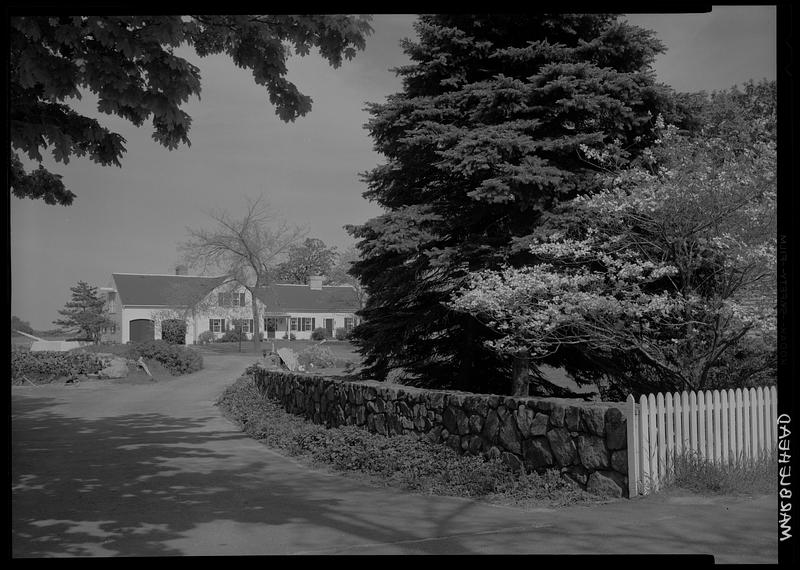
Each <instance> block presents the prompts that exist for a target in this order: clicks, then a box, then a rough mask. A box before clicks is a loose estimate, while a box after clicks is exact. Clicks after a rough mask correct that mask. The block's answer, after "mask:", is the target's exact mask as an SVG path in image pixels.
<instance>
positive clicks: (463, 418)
mask: <svg viewBox="0 0 800 570" xmlns="http://www.w3.org/2000/svg"><path fill="white" fill-rule="evenodd" d="M442 423H443V424H444V427H446V428H447V429H448V431H449V432H450V433H458V434H462V435H466V434H468V433H469V418H467V415H466V414H465V413H464V411H463V410H462V409H461V408H456V407H453V406H448V407H447V408H445V410H444V412H442Z"/></svg>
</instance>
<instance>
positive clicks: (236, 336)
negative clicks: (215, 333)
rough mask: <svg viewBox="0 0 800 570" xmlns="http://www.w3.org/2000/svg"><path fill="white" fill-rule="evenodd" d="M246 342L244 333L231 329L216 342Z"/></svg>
mask: <svg viewBox="0 0 800 570" xmlns="http://www.w3.org/2000/svg"><path fill="white" fill-rule="evenodd" d="M246 340H247V335H246V333H243V332H240V331H238V330H236V329H231V330H229V331H226V332H225V334H224V335H222V336H221V337H220V339H219V340H218V341H217V342H239V341H246Z"/></svg>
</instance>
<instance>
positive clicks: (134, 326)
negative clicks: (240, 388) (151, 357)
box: [130, 319, 155, 342]
mask: <svg viewBox="0 0 800 570" xmlns="http://www.w3.org/2000/svg"><path fill="white" fill-rule="evenodd" d="M154 338H155V326H154V323H153V321H151V320H150V319H136V320H135V321H131V336H130V339H131V342H144V341H146V340H153V339H154Z"/></svg>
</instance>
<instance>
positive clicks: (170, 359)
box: [73, 340, 203, 376]
mask: <svg viewBox="0 0 800 570" xmlns="http://www.w3.org/2000/svg"><path fill="white" fill-rule="evenodd" d="M81 351H85V352H107V353H110V354H115V355H117V356H121V357H123V358H130V359H132V360H138V359H139V357H142V358H144V360H145V361H150V362H153V361H155V362H158V363H159V365H161V366H163V367H164V368H165V369H166V370H168V371H169V373H170V374H171V375H172V376H181V375H183V374H191V373H192V372H197V371H198V370H201V369H202V368H203V356H202V355H201V354H200V353H199V352H197V351H196V350H193V349H191V348H189V347H186V346H181V345H176V344H170V343H168V342H167V341H164V340H150V341H146V342H141V343H133V344H108V345H93V346H86V347H83V348H80V349H76V350H75V351H73V352H81Z"/></svg>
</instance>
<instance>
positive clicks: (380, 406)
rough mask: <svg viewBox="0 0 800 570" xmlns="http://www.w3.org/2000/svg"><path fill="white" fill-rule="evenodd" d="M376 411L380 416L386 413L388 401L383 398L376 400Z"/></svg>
mask: <svg viewBox="0 0 800 570" xmlns="http://www.w3.org/2000/svg"><path fill="white" fill-rule="evenodd" d="M375 409H376V410H377V411H378V413H379V414H382V413H384V412H385V411H386V401H385V400H384V399H383V398H376V399H375Z"/></svg>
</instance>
